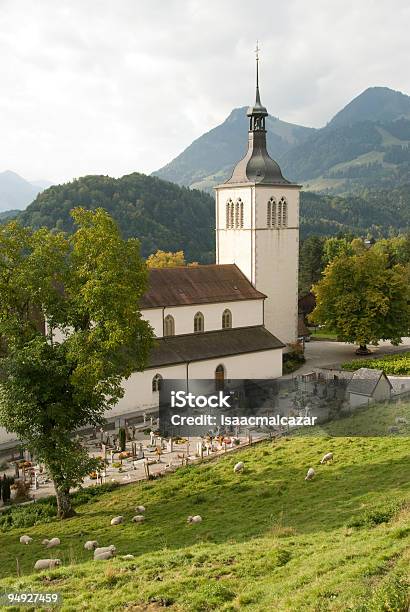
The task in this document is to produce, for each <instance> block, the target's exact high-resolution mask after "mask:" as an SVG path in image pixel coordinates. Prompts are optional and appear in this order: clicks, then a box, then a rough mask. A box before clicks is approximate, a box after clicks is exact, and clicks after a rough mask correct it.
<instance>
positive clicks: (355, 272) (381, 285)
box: [310, 249, 410, 350]
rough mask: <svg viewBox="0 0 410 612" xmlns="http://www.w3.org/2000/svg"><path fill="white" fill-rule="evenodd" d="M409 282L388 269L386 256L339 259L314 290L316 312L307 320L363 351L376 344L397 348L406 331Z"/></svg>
mask: <svg viewBox="0 0 410 612" xmlns="http://www.w3.org/2000/svg"><path fill="white" fill-rule="evenodd" d="M409 276H410V275H409V269H408V268H405V267H404V266H402V265H395V266H393V267H389V262H388V258H387V256H386V255H385V254H383V253H378V252H377V251H375V250H374V249H370V250H368V251H365V252H364V253H362V254H359V255H350V256H347V257H346V256H340V257H338V258H336V259H334V260H333V261H332V263H330V264H329V265H328V266H327V268H326V270H325V272H324V276H323V278H322V280H320V281H319V282H318V283H317V284H316V285H315V286H314V287H313V292H314V294H315V296H316V308H315V309H314V311H313V312H312V314H311V315H310V319H311V321H312V322H314V323H316V324H323V325H326V326H327V327H328V328H330V329H333V330H334V331H336V332H337V334H338V336H339V338H340V339H341V340H343V341H345V342H354V343H357V344H359V345H360V348H361V349H362V350H366V345H367V344H368V343H370V342H371V343H373V344H377V343H378V342H379V340H390V341H391V343H392V344H395V345H397V344H399V343H400V342H401V338H402V336H407V335H409V330H410V306H409V304H410V290H409Z"/></svg>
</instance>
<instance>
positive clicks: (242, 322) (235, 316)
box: [141, 299, 263, 338]
mask: <svg viewBox="0 0 410 612" xmlns="http://www.w3.org/2000/svg"><path fill="white" fill-rule="evenodd" d="M225 309H229V310H230V311H231V313H232V327H248V326H250V325H263V300H262V299H261V300H240V301H237V302H219V303H215V304H197V305H193V306H173V307H169V308H165V309H164V315H162V308H159V309H146V310H142V311H141V312H142V315H143V318H144V319H145V320H146V321H149V323H150V324H151V325H152V327H153V328H154V332H155V335H156V336H157V338H161V337H162V336H163V327H162V316H164V317H166V316H167V315H171V316H172V317H174V322H175V335H176V336H178V335H180V334H192V333H193V331H194V317H195V315H196V313H197V312H202V314H203V315H204V324H205V330H204V331H213V330H217V329H222V314H223V312H224V310H225Z"/></svg>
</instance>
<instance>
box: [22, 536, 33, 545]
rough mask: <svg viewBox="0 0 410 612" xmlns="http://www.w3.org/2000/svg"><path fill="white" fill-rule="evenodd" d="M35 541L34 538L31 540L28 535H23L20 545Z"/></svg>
mask: <svg viewBox="0 0 410 612" xmlns="http://www.w3.org/2000/svg"><path fill="white" fill-rule="evenodd" d="M32 541H33V538H30V536H28V535H22V536H21V538H20V544H30V542H32Z"/></svg>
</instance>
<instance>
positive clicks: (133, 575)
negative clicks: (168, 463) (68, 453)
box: [0, 405, 410, 612]
mask: <svg viewBox="0 0 410 612" xmlns="http://www.w3.org/2000/svg"><path fill="white" fill-rule="evenodd" d="M391 409H392V410H393V411H394V410H395V408H394V405H393V407H392V408H391ZM371 410H372V408H369V409H367V410H366V411H361V413H360V414H357V415H355V416H354V417H351V418H350V419H349V421H350V422H351V426H352V430H354V429H355V420H357V419H362V420H363V418H365V416H366V414H367V415H368V418H372V413H371ZM340 423H341V422H338V423H335V428H336V429H335V432H337V431H338V430H337V427H340ZM319 433H320V431H319ZM328 451H332V452H333V453H334V462H333V463H332V464H328V465H323V466H322V465H320V464H319V461H320V459H321V457H322V455H323V454H324V453H325V452H328ZM239 459H241V460H243V461H245V465H246V469H245V471H244V472H243V473H242V474H234V473H233V470H232V468H233V465H234V464H235V463H236V462H237V461H238V460H239ZM311 466H313V467H314V468H315V470H316V478H315V479H314V480H312V481H308V482H306V481H305V480H304V477H305V474H306V471H307V469H308V468H309V467H311ZM137 504H144V505H146V508H147V510H146V522H145V523H144V524H142V525H136V524H133V523H131V522H130V519H131V517H132V516H133V515H134V507H135V505H137ZM77 512H78V516H77V517H74V518H72V519H69V520H66V521H64V522H57V521H52V522H50V523H44V524H39V525H36V526H34V527H30V528H26V529H15V528H14V529H11V530H8V531H5V532H3V533H2V534H1V535H0V538H1V544H2V545H1V547H0V575H1V577H2V578H1V580H0V587H1V588H3V589H17V590H23V589H25V590H27V589H29V590H33V589H34V590H42V591H46V590H47V591H49V592H50V591H59V592H61V593H62V596H63V601H64V603H63V610H72V611H74V610H75V611H77V610H102V611H105V610H124V609H127V610H133V611H137V610H138V611H142V610H147V611H158V610H162V609H163V608H164V607H168V608H169V609H171V610H175V611H178V612H190V611H196V612H200V611H211V610H212V611H214V610H225V611H236V610H250V611H251V610H252V611H253V610H255V611H270V610H272V611H279V612H280V611H288V610H289V611H292V612H293V611H295V612H297V611H315V612H322V611H328V610H329V611H335V610H337V611H346V610H354V611H357V612H378V611H380V612H382V611H385V612H388V611H389V612H407V609H408V606H409V604H410V590H409V589H410V442H409V438H406V437H395V438H374V437H373V438H353V437H352V438H346V437H345V438H331V437H330V436H328V435H324V436H323V435H321V436H316V437H313V436H310V437H298V438H288V439H282V440H281V441H276V442H264V443H261V444H258V445H256V446H254V447H253V448H249V449H246V450H242V451H238V452H236V453H233V454H228V455H226V456H225V457H223V458H220V459H218V460H217V461H213V462H211V463H204V464H202V465H197V466H190V467H184V468H181V469H179V470H178V471H177V472H176V473H175V474H173V475H171V476H168V477H166V478H164V479H162V480H159V481H151V482H144V483H140V484H137V485H129V486H125V487H121V488H120V489H117V490H114V491H112V492H109V493H105V494H103V495H101V496H100V497H98V498H96V499H95V501H89V502H88V503H87V504H85V505H82V506H78V507H77ZM118 514H123V515H124V516H125V518H126V522H125V524H123V525H118V526H115V527H111V526H110V524H109V523H110V519H111V518H112V517H113V516H115V515H118ZM190 514H200V515H201V516H202V517H203V522H202V523H201V524H198V525H187V524H186V518H187V516H188V515H190ZM23 533H28V534H29V535H30V536H31V537H33V538H34V542H33V543H32V544H31V545H29V546H23V545H21V544H19V541H18V540H19V537H20V535H22V534H23ZM45 537H47V538H51V537H60V539H61V546H60V547H59V548H57V549H52V550H51V551H47V552H46V551H44V549H43V547H42V545H41V540H42V539H43V538H45ZM87 539H97V540H98V541H99V544H100V545H102V546H106V545H109V544H115V545H116V547H117V551H118V552H117V554H118V558H117V559H115V560H113V561H106V562H94V561H92V560H90V559H91V557H92V553H90V552H87V551H85V550H84V549H83V544H84V542H85V541H86V540H87ZM50 553H52V554H50ZM129 553H131V554H133V555H135V559H133V560H128V561H125V560H121V559H120V558H119V557H120V555H125V554H129ZM48 556H55V557H59V558H60V559H61V560H62V561H63V566H62V567H61V568H58V569H56V570H53V571H49V572H44V573H40V574H37V575H34V574H32V573H31V572H32V567H33V564H34V561H35V560H36V559H38V558H44V557H48ZM17 561H18V566H19V571H20V574H21V575H20V577H17V575H16V566H17ZM25 609H26V610H27V607H26V608H25Z"/></svg>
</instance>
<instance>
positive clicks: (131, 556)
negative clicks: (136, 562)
mask: <svg viewBox="0 0 410 612" xmlns="http://www.w3.org/2000/svg"><path fill="white" fill-rule="evenodd" d="M121 559H124V561H128V560H129V559H135V557H134V555H122V557H121Z"/></svg>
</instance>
